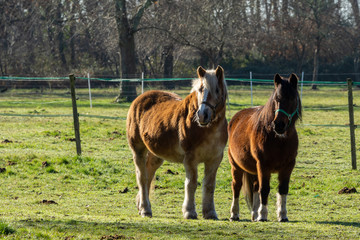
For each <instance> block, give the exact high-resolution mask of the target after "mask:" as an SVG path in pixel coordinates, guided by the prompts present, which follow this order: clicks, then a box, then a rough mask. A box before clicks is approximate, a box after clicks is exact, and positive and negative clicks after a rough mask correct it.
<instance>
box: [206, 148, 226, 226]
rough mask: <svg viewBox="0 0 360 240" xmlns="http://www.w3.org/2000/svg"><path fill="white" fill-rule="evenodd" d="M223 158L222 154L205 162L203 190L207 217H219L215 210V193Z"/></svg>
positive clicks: (215, 218)
mask: <svg viewBox="0 0 360 240" xmlns="http://www.w3.org/2000/svg"><path fill="white" fill-rule="evenodd" d="M221 160H222V155H221V156H220V157H219V158H215V159H214V160H213V161H210V162H206V163H205V176H204V180H203V191H202V207H203V209H202V213H203V217H204V218H205V219H214V220H217V219H218V217H217V214H216V211H215V203H214V193H215V185H216V172H217V170H218V168H219V165H220V162H221Z"/></svg>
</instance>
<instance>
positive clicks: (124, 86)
mask: <svg viewBox="0 0 360 240" xmlns="http://www.w3.org/2000/svg"><path fill="white" fill-rule="evenodd" d="M153 1H154V0H146V1H145V2H144V3H143V4H142V5H141V6H140V7H139V8H138V11H137V12H136V13H135V15H134V16H133V18H131V19H129V15H128V12H127V9H126V0H114V3H115V19H116V24H117V29H118V33H119V47H120V58H121V59H120V63H121V75H122V76H121V78H125V79H126V78H127V79H129V78H134V77H136V73H137V71H136V56H135V32H136V31H137V30H138V25H139V23H140V19H141V17H142V16H143V13H144V11H145V9H147V8H148V7H149V6H150V5H151V3H152V2H153ZM130 23H131V24H130ZM136 96H137V94H136V83H134V82H130V81H126V80H125V81H122V82H121V84H120V94H119V96H118V97H117V101H121V100H126V101H127V102H131V101H133V100H134V99H135V98H136Z"/></svg>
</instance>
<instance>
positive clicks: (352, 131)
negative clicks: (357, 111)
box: [347, 78, 356, 170]
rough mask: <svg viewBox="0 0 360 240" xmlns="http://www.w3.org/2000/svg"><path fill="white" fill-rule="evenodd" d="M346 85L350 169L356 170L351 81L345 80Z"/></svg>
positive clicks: (349, 79)
mask: <svg viewBox="0 0 360 240" xmlns="http://www.w3.org/2000/svg"><path fill="white" fill-rule="evenodd" d="M347 84H348V102H349V120H350V121H349V122H350V141H351V164H352V169H354V170H355V169H356V145H355V144H356V143H355V128H356V126H355V125H354V105H353V94H352V85H353V84H352V80H351V78H348V79H347Z"/></svg>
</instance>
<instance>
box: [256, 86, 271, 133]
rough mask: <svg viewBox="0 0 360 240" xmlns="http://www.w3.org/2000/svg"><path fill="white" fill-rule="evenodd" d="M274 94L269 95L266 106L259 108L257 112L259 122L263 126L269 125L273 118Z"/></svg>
mask: <svg viewBox="0 0 360 240" xmlns="http://www.w3.org/2000/svg"><path fill="white" fill-rule="evenodd" d="M273 97H274V93H273V95H271V97H270V98H269V100H268V101H267V102H266V104H265V105H264V106H263V107H262V108H261V110H260V112H259V116H258V117H259V118H258V119H259V122H262V123H263V124H264V125H265V126H268V125H270V124H271V122H272V121H273V119H274V118H275V105H274V101H273Z"/></svg>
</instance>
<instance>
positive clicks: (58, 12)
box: [55, 1, 68, 71]
mask: <svg viewBox="0 0 360 240" xmlns="http://www.w3.org/2000/svg"><path fill="white" fill-rule="evenodd" d="M62 8H63V6H62V3H61V1H59V2H58V7H57V8H56V20H55V22H56V26H57V29H56V30H57V44H58V51H59V58H60V61H61V65H62V67H63V69H65V71H67V69H68V68H67V64H66V58H65V52H64V49H65V41H64V31H63V19H62V12H61V10H62Z"/></svg>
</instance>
